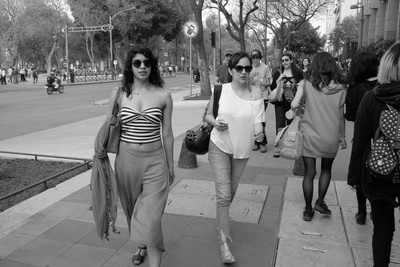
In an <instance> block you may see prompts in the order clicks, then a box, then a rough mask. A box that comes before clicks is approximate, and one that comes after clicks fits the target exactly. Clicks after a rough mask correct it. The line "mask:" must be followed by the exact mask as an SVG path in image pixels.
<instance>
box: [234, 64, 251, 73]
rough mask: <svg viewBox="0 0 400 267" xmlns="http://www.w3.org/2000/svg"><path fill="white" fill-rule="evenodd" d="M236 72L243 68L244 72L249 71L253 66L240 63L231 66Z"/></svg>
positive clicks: (241, 70)
mask: <svg viewBox="0 0 400 267" xmlns="http://www.w3.org/2000/svg"><path fill="white" fill-rule="evenodd" d="M233 68H234V69H235V70H236V71H237V72H238V73H241V72H243V70H245V72H247V73H250V72H251V70H252V69H253V66H240V65H236V66H234V67H233Z"/></svg>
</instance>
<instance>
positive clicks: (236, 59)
mask: <svg viewBox="0 0 400 267" xmlns="http://www.w3.org/2000/svg"><path fill="white" fill-rule="evenodd" d="M244 57H247V58H248V59H249V60H250V65H252V64H253V60H252V59H251V57H250V55H249V54H248V53H247V52H244V51H238V52H236V53H234V54H233V55H232V56H231V58H230V59H229V61H228V68H230V69H232V68H233V67H235V66H236V64H237V63H238V62H239V60H241V59H242V58H244Z"/></svg>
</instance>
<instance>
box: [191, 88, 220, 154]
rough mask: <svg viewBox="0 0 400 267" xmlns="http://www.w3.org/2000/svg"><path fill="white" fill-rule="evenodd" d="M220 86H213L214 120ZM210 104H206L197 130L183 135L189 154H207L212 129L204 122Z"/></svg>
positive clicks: (216, 114)
mask: <svg viewBox="0 0 400 267" xmlns="http://www.w3.org/2000/svg"><path fill="white" fill-rule="evenodd" d="M221 91H222V85H215V86H214V104H213V115H214V118H216V117H217V116H218V107H219V99H220V97H221ZM209 105H210V102H208V104H207V107H206V109H205V111H204V114H203V121H202V123H201V125H200V127H199V128H197V129H196V130H188V131H186V135H185V139H184V142H185V147H186V149H187V150H189V151H190V152H192V153H194V154H197V155H204V154H206V153H207V152H208V146H209V144H210V134H211V131H212V129H213V128H214V127H213V126H211V125H210V124H208V123H207V122H206V121H205V116H206V114H207V110H208V106H209Z"/></svg>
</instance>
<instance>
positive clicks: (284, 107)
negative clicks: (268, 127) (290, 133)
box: [275, 102, 292, 133]
mask: <svg viewBox="0 0 400 267" xmlns="http://www.w3.org/2000/svg"><path fill="white" fill-rule="evenodd" d="M289 110H290V104H289V103H287V102H283V103H282V104H281V105H275V127H276V133H278V131H279V130H280V129H282V128H284V127H285V126H286V125H289V124H290V123H291V122H292V120H288V119H286V112H287V111H289Z"/></svg>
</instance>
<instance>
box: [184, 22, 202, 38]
mask: <svg viewBox="0 0 400 267" xmlns="http://www.w3.org/2000/svg"><path fill="white" fill-rule="evenodd" d="M198 32H199V26H198V25H197V23H196V22H195V21H192V20H189V21H186V22H185V24H184V25H183V34H184V35H186V36H187V37H189V38H193V37H196V35H197V33H198Z"/></svg>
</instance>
